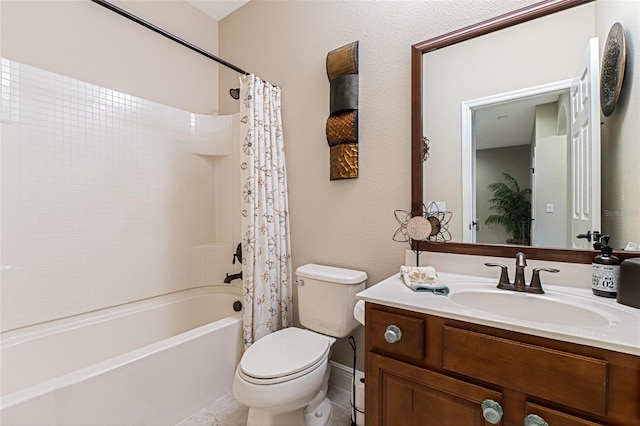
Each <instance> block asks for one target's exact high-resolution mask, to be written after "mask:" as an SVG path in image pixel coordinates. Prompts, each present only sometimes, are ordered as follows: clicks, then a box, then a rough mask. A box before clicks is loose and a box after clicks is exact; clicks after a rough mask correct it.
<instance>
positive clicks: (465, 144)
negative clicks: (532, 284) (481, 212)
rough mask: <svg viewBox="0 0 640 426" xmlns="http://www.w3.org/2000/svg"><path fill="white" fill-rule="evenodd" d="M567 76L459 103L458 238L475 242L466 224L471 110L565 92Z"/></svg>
mask: <svg viewBox="0 0 640 426" xmlns="http://www.w3.org/2000/svg"><path fill="white" fill-rule="evenodd" d="M571 82H572V80H571V79H567V80H560V81H556V82H553V83H547V84H541V85H539V86H532V87H527V88H524V89H518V90H513V91H511V92H504V93H498V94H495V95H490V96H485V97H483V98H476V99H470V100H468V101H463V102H461V103H460V109H461V116H460V119H461V126H460V127H461V130H462V135H461V138H462V139H461V145H462V147H461V149H462V241H464V242H475V238H474V236H475V233H474V232H473V231H472V230H471V228H470V227H469V225H470V224H471V222H473V221H474V220H475V217H474V211H473V210H474V208H473V207H472V206H473V203H474V202H475V200H474V196H475V191H474V188H475V159H474V156H475V146H474V145H475V144H474V140H473V110H474V109H476V108H479V107H484V106H487V105H497V104H501V103H505V102H510V101H513V100H516V99H522V98H530V97H534V96H539V95H548V94H551V93H554V92H558V93H560V92H565V91H567V90H569V89H570V88H571Z"/></svg>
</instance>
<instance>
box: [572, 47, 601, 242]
mask: <svg viewBox="0 0 640 426" xmlns="http://www.w3.org/2000/svg"><path fill="white" fill-rule="evenodd" d="M599 85H600V67H599V60H598V38H597V37H595V38H592V39H591V40H589V45H588V46H587V49H586V52H585V54H584V56H583V58H582V62H581V63H580V67H578V71H577V73H576V76H575V78H574V79H573V82H572V84H571V145H570V149H569V158H570V165H571V168H570V175H571V186H570V188H571V196H572V203H571V205H572V212H571V213H572V214H571V236H572V238H571V240H570V241H571V242H572V247H573V248H589V246H590V244H589V242H588V241H585V240H583V239H579V238H578V235H580V234H586V233H587V232H588V231H592V232H593V231H600V230H601V228H600V125H599V124H600V92H599Z"/></svg>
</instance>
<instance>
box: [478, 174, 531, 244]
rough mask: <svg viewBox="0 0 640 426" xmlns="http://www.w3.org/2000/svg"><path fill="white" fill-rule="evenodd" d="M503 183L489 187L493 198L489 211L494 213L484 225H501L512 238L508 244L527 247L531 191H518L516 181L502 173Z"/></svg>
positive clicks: (529, 235)
mask: <svg viewBox="0 0 640 426" xmlns="http://www.w3.org/2000/svg"><path fill="white" fill-rule="evenodd" d="M502 176H503V177H504V180H505V182H506V183H505V182H496V183H492V184H491V185H489V189H490V190H491V192H493V198H492V199H490V200H489V203H490V204H491V206H490V207H489V210H492V211H494V212H495V214H492V215H491V216H489V217H488V218H487V220H485V222H484V223H485V224H486V225H492V224H497V225H502V226H503V227H504V229H505V231H507V232H508V233H510V234H512V235H513V238H510V239H507V243H509V244H521V245H529V244H530V239H531V201H530V200H531V189H530V188H526V189H520V185H518V181H516V180H515V178H514V177H513V176H511V175H510V174H509V173H502Z"/></svg>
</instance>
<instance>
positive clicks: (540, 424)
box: [524, 414, 549, 426]
mask: <svg viewBox="0 0 640 426" xmlns="http://www.w3.org/2000/svg"><path fill="white" fill-rule="evenodd" d="M524 426H549V424H548V423H547V422H545V421H544V419H543V418H542V417H540V416H538V415H537V414H528V415H527V416H526V417H525V418H524Z"/></svg>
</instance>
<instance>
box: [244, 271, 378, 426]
mask: <svg viewBox="0 0 640 426" xmlns="http://www.w3.org/2000/svg"><path fill="white" fill-rule="evenodd" d="M296 277H297V280H296V283H297V284H298V314H299V318H300V323H301V324H302V326H303V327H305V328H304V329H302V328H295V327H289V328H285V329H282V330H278V331H276V332H274V333H271V334H268V335H266V336H264V337H263V338H261V339H259V340H258V341H256V342H255V343H254V344H253V345H251V346H250V347H249V349H247V350H246V352H245V353H244V355H243V356H242V359H241V360H240V363H239V364H238V367H237V369H236V374H235V377H234V379H233V396H234V397H235V399H236V400H237V401H239V402H240V403H242V404H244V405H246V406H248V407H249V417H248V420H247V425H248V426H276V425H277V426H284V425H296V426H300V425H306V426H324V425H326V424H327V422H328V421H329V417H330V415H331V402H330V401H329V399H328V398H327V388H328V386H329V375H330V372H331V368H330V364H329V358H330V356H331V349H332V346H333V343H334V342H335V341H336V339H337V338H341V337H346V336H348V335H349V334H350V333H351V332H352V331H353V330H354V329H355V328H356V327H357V326H358V325H359V323H358V322H357V321H356V319H355V318H354V316H353V309H354V306H355V304H356V297H355V296H356V293H358V292H359V291H361V290H363V289H364V287H365V281H366V279H367V274H366V273H365V272H362V271H354V270H351V269H343V268H336V267H332V266H324V265H315V264H307V265H303V266H300V267H299V268H298V269H297V270H296Z"/></svg>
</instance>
